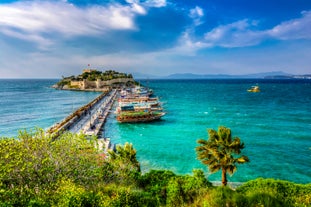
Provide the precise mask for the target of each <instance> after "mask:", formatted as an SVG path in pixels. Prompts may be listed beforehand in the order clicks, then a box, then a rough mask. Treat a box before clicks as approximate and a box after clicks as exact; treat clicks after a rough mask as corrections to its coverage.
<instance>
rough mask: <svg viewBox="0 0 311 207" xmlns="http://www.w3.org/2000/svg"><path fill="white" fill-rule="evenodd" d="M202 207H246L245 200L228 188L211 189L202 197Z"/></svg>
mask: <svg viewBox="0 0 311 207" xmlns="http://www.w3.org/2000/svg"><path fill="white" fill-rule="evenodd" d="M201 205H202V206H208V207H243V206H245V207H247V206H248V203H247V199H246V198H245V197H244V196H243V195H241V194H238V193H237V192H235V191H233V190H232V189H230V188H228V187H217V188H212V189H211V190H210V191H209V192H208V193H207V194H206V195H205V197H204V201H203V202H202V204H201Z"/></svg>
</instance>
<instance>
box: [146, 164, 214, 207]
mask: <svg viewBox="0 0 311 207" xmlns="http://www.w3.org/2000/svg"><path fill="white" fill-rule="evenodd" d="M140 186H141V187H143V188H144V189H145V190H146V191H148V192H150V193H151V194H152V196H153V197H155V198H156V199H157V201H158V202H159V204H161V205H167V206H187V205H188V204H190V203H192V202H193V201H194V200H196V199H197V197H198V196H200V195H202V194H204V192H205V190H206V189H208V188H209V187H211V183H210V182H208V181H207V180H206V178H205V176H204V173H203V171H202V170H194V171H193V176H190V175H185V176H178V175H175V174H174V173H173V172H171V171H167V170H151V171H150V172H148V173H146V174H145V175H143V176H142V177H141V180H140Z"/></svg>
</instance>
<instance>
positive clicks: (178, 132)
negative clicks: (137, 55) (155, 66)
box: [0, 80, 311, 183]
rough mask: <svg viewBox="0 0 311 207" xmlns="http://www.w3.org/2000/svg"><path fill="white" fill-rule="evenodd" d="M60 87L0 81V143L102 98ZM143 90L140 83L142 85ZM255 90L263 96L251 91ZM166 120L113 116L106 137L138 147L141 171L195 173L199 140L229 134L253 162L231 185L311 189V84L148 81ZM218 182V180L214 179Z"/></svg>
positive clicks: (42, 82)
mask: <svg viewBox="0 0 311 207" xmlns="http://www.w3.org/2000/svg"><path fill="white" fill-rule="evenodd" d="M55 82H56V80H0V105H1V108H0V114H1V117H0V136H15V135H16V134H17V130H18V129H21V128H32V127H33V126H39V127H42V128H47V127H49V126H50V125H52V124H53V123H55V122H58V121H60V120H61V119H62V118H64V117H65V116H66V115H67V114H68V113H70V112H72V111H73V110H74V109H76V108H78V107H79V106H81V105H83V104H85V103H87V102H88V101H90V100H92V99H93V98H94V97H96V96H98V95H99V94H98V93H87V92H72V91H58V90H54V89H51V88H49V86H50V85H52V84H53V83H55ZM142 83H143V82H142ZM256 83H258V84H259V85H260V88H261V90H262V92H261V93H248V92H246V90H247V89H248V88H249V87H250V86H252V85H254V84H256ZM148 84H149V86H150V87H151V88H152V89H153V90H154V91H155V95H157V96H159V97H160V99H161V101H162V102H164V108H165V110H166V111H167V115H166V116H165V117H163V119H162V120H161V121H158V122H154V123H149V124H118V123H117V122H116V121H115V119H114V117H113V116H114V115H111V116H110V119H109V120H108V121H107V124H106V127H105V129H106V132H105V135H106V136H108V137H111V139H112V141H113V142H114V143H121V144H124V143H125V142H131V143H133V145H134V147H135V149H136V150H137V155H138V159H139V161H140V162H141V165H142V169H143V171H147V170H148V169H151V168H153V169H154V168H156V169H169V170H173V171H174V172H176V173H182V174H186V173H191V171H192V169H194V168H202V169H205V167H204V166H203V165H202V164H201V163H200V162H199V161H198V160H196V153H195V150H194V148H195V147H196V146H197V144H196V140H197V139H199V138H207V131H206V129H208V128H214V129H217V128H218V126H221V125H223V126H227V127H229V128H231V130H232V133H233V135H234V136H238V137H240V138H241V139H242V140H243V141H244V143H245V146H246V147H245V149H244V151H243V152H244V154H245V155H247V156H248V157H249V158H250V159H251V162H250V163H248V164H245V165H241V166H239V167H238V171H237V172H236V173H235V174H234V175H233V176H232V177H229V180H230V181H238V182H244V181H247V180H250V179H254V178H257V177H273V178H278V179H286V180H290V181H295V182H299V183H310V182H311V81H288V80H283V81H273V80H272V81H271V80H269V81H268V80H187V81H186V80H149V83H148ZM209 179H210V180H212V181H214V180H220V174H219V173H216V174H212V175H209Z"/></svg>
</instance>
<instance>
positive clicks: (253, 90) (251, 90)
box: [247, 86, 260, 93]
mask: <svg viewBox="0 0 311 207" xmlns="http://www.w3.org/2000/svg"><path fill="white" fill-rule="evenodd" d="M247 91H248V92H253V93H257V92H260V89H259V86H252V87H251V88H250V89H248V90H247Z"/></svg>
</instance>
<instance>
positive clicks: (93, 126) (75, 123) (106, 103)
mask: <svg viewBox="0 0 311 207" xmlns="http://www.w3.org/2000/svg"><path fill="white" fill-rule="evenodd" d="M116 96H117V90H116V89H113V90H111V91H109V92H107V93H103V94H101V95H100V96H98V97H97V98H95V99H94V100H93V101H91V102H90V103H88V104H86V105H84V106H82V107H80V108H79V109H77V110H76V111H75V112H73V113H71V114H70V115H68V116H67V117H66V118H64V119H63V120H62V121H61V122H59V123H57V124H55V125H53V126H52V127H50V128H49V129H48V130H47V133H50V134H53V135H54V136H55V137H57V136H59V135H60V134H62V133H63V132H64V131H70V132H72V133H83V134H85V135H88V136H93V135H94V136H97V137H98V144H99V148H100V149H105V150H107V149H108V148H109V147H111V143H110V140H109V139H108V138H105V137H101V136H102V134H101V131H102V130H101V129H102V128H103V125H104V123H105V121H106V119H107V117H108V115H109V113H110V112H111V108H112V106H113V103H114V101H115V99H116Z"/></svg>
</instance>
